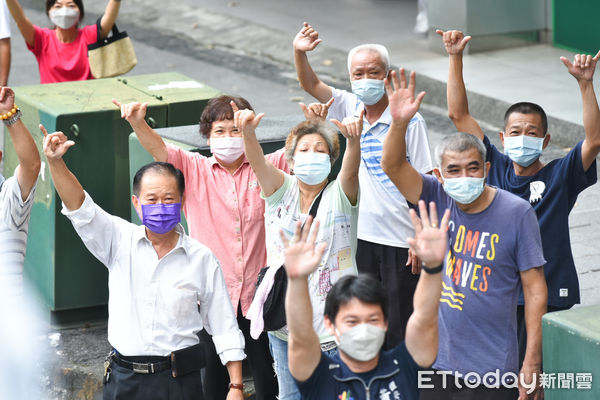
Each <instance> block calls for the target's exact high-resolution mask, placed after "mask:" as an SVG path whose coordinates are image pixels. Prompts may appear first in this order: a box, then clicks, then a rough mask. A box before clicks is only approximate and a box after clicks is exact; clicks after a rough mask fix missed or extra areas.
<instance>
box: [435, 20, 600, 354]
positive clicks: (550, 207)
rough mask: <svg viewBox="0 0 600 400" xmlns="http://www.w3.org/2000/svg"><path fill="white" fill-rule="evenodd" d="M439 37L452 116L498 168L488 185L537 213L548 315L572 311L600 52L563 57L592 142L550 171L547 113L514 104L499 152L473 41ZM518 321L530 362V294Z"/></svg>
mask: <svg viewBox="0 0 600 400" xmlns="http://www.w3.org/2000/svg"><path fill="white" fill-rule="evenodd" d="M438 33H439V34H440V35H442V36H443V40H444V45H445V47H446V51H447V52H448V54H449V58H450V66H449V75H448V94H447V95H448V114H449V115H450V118H451V119H452V121H453V122H454V125H455V126H456V128H457V129H458V130H459V131H461V132H466V133H470V134H472V135H474V136H477V137H478V138H480V139H481V140H483V142H484V143H485V146H486V148H487V159H488V161H490V162H491V164H492V166H491V169H490V174H489V177H488V183H489V184H490V185H494V186H497V187H499V188H501V189H504V190H507V191H509V192H511V193H514V194H516V195H517V196H519V197H521V198H523V199H525V200H527V201H528V202H529V203H530V204H531V206H532V207H533V209H534V210H535V212H536V214H537V217H538V221H539V224H540V231H541V234H542V246H543V249H544V257H545V258H546V261H547V262H546V265H545V266H544V273H545V276H546V281H547V284H548V311H558V310H564V309H568V308H571V307H572V306H573V305H574V304H578V303H579V302H580V298H579V281H578V279H577V271H576V269H575V262H574V261H573V252H572V250H571V240H570V236H569V213H570V212H571V209H572V208H573V206H574V205H575V201H576V200H577V196H578V195H579V193H581V192H582V191H583V190H584V189H586V188H587V187H589V186H591V185H593V184H594V183H596V181H597V169H596V156H597V155H598V152H599V151H600V109H598V103H597V100H596V95H595V93H594V85H593V82H592V79H593V76H594V70H595V68H596V62H597V61H598V59H599V58H600V52H598V54H596V56H595V57H593V58H592V56H590V55H585V54H577V55H575V58H574V60H573V63H571V62H570V61H569V60H568V59H566V58H564V57H561V61H562V62H563V63H564V64H565V66H566V67H567V70H568V72H569V73H570V74H571V75H573V77H575V79H576V80H577V83H578V84H579V89H580V91H581V97H582V100H583V127H584V129H585V139H584V140H583V141H581V142H579V143H577V145H575V147H573V149H572V150H571V151H570V152H569V153H568V154H567V155H566V156H565V157H563V158H560V159H556V160H553V161H551V162H549V163H548V164H546V165H544V164H543V163H542V162H541V161H540V159H539V157H540V155H541V153H542V150H543V149H544V148H546V146H547V145H548V142H549V141H550V134H549V133H548V132H547V129H548V121H547V118H546V114H545V112H544V110H543V109H542V108H541V107H540V106H538V105H537V104H533V103H516V104H513V105H512V106H510V107H509V109H508V110H507V111H506V114H505V116H504V126H505V127H504V132H500V141H501V142H502V144H503V146H504V153H502V152H501V151H499V150H498V149H497V148H496V147H495V146H494V145H492V144H491V143H490V140H489V139H488V138H487V137H486V136H485V135H484V133H483V131H482V130H481V127H480V126H479V124H478V123H477V121H475V119H474V118H473V117H472V116H471V115H470V114H469V107H468V103H467V95H466V90H465V85H464V82H463V77H462V53H463V50H464V48H465V46H466V44H467V42H468V41H469V40H470V37H469V36H467V37H465V36H464V35H463V34H462V32H459V31H448V32H442V31H439V32H438ZM517 315H518V323H519V347H520V351H519V352H520V359H521V361H522V360H523V357H524V352H525V343H526V332H525V329H524V307H523V298H522V296H521V298H520V300H519V308H518V310H517Z"/></svg>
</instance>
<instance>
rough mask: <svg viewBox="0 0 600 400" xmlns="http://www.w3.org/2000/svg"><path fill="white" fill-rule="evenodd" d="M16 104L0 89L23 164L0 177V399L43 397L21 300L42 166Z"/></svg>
mask: <svg viewBox="0 0 600 400" xmlns="http://www.w3.org/2000/svg"><path fill="white" fill-rule="evenodd" d="M14 100H15V94H14V92H13V91H12V90H11V89H10V88H7V87H2V88H0V115H1V116H7V114H8V113H9V112H10V113H11V115H10V116H9V117H8V118H7V119H3V120H2V121H3V122H4V124H5V125H6V128H7V130H8V133H9V135H10V138H11V141H12V144H13V147H14V150H15V153H16V155H17V158H18V159H19V165H18V166H17V168H16V169H15V172H14V175H13V176H12V177H10V178H8V179H6V180H5V179H4V177H3V176H2V175H0V321H2V324H0V358H2V360H4V362H5V363H6V365H10V368H2V369H0V399H28V398H39V396H38V395H39V394H38V393H37V392H36V389H37V387H36V385H35V384H32V381H33V377H35V374H36V373H37V372H38V371H35V363H32V362H31V360H32V359H33V358H34V357H39V351H38V350H39V349H38V347H37V346H35V344H34V343H35V339H34V338H33V337H32V336H33V335H34V332H33V329H32V327H33V326H34V325H35V321H34V318H33V317H32V314H33V313H32V312H31V307H29V306H30V304H29V301H28V300H29V299H26V298H24V295H23V292H24V288H23V263H24V260H25V250H26V249H27V233H28V229H29V217H30V215H31V208H32V207H33V197H34V192H35V184H36V181H37V177H38V174H39V172H40V164H41V163H40V155H39V153H38V149H37V147H36V145H35V142H34V140H33V137H32V136H31V134H30V133H29V131H28V130H27V128H26V127H25V125H24V124H23V122H22V121H21V111H20V110H17V109H15V110H16V112H14V113H13V112H12V111H11V110H13V109H14V107H15V105H14ZM0 161H2V152H1V151H0Z"/></svg>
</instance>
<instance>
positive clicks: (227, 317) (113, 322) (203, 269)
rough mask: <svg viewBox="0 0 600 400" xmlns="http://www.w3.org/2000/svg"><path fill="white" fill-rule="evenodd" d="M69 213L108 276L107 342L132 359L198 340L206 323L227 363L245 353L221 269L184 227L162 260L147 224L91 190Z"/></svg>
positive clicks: (167, 351)
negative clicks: (108, 205)
mask: <svg viewBox="0 0 600 400" xmlns="http://www.w3.org/2000/svg"><path fill="white" fill-rule="evenodd" d="M62 213H63V214H64V215H66V216H67V217H68V218H69V219H70V220H71V222H72V223H73V226H74V227H75V230H76V231H77V233H78V234H79V236H80V237H81V239H82V240H83V242H84V244H85V245H86V247H87V248H88V250H90V252H91V253H92V254H93V255H94V256H95V257H96V258H97V259H98V260H100V262H102V263H103V264H104V265H105V266H106V267H107V268H108V271H109V275H108V289H109V299H108V311H109V318H108V341H109V342H110V344H111V345H112V346H113V347H114V348H115V349H116V350H117V351H118V352H119V353H121V354H123V355H126V356H138V355H145V356H166V355H168V354H170V353H171V352H172V351H175V350H179V349H183V348H186V347H189V346H193V345H195V344H197V343H198V341H199V340H198V336H196V334H197V333H198V332H199V331H200V330H201V329H202V328H203V327H204V328H206V330H207V331H208V333H210V334H211V335H212V337H213V341H214V344H215V348H216V350H217V353H218V354H219V356H220V358H221V362H222V363H223V364H226V363H227V362H228V361H237V360H242V359H244V358H245V355H244V350H243V349H244V337H243V335H242V333H241V332H240V330H239V328H238V326H237V321H236V318H235V314H234V312H233V307H232V306H231V302H230V301H229V296H228V295H227V290H226V287H225V282H224V280H223V275H222V273H221V268H220V267H219V263H218V261H217V259H216V258H215V256H214V255H213V254H212V253H211V252H210V251H209V250H208V249H207V248H206V247H205V246H203V245H202V244H200V243H198V242H196V241H195V240H193V239H191V238H190V237H188V236H186V235H185V233H184V231H183V227H182V226H181V225H178V226H177V228H176V230H177V233H179V240H178V242H177V245H176V246H175V247H174V248H173V249H172V250H171V251H170V252H169V253H168V254H167V255H165V256H164V257H163V258H162V259H160V260H159V259H158V256H157V254H156V251H155V250H154V247H153V246H152V243H151V242H150V240H149V239H148V238H147V236H146V230H145V227H144V226H139V225H134V224H132V223H130V222H128V221H125V220H123V219H121V218H118V217H115V216H112V215H110V214H108V213H106V212H105V211H104V210H102V209H101V208H100V207H99V206H98V205H96V204H94V202H93V201H92V199H91V197H90V196H89V195H88V194H87V193H86V194H85V200H84V202H83V204H82V206H81V207H80V208H79V209H78V210H75V211H69V210H67V209H66V207H65V206H64V204H63V210H62Z"/></svg>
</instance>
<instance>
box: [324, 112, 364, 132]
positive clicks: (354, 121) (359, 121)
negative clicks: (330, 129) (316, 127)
mask: <svg viewBox="0 0 600 400" xmlns="http://www.w3.org/2000/svg"><path fill="white" fill-rule="evenodd" d="M364 116H365V109H364V108H363V109H362V111H361V112H360V116H359V117H354V116H350V117H346V118H344V119H343V120H342V122H340V121H338V120H337V119H332V120H331V122H333V123H334V124H335V126H337V127H338V129H339V130H340V132H342V135H344V137H345V138H346V139H348V140H360V135H361V134H362V131H363V118H364Z"/></svg>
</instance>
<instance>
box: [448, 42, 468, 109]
mask: <svg viewBox="0 0 600 400" xmlns="http://www.w3.org/2000/svg"><path fill="white" fill-rule="evenodd" d="M449 61H450V62H449V66H448V85H447V86H446V96H447V98H448V115H449V116H450V119H452V120H455V119H458V118H460V117H462V116H464V115H467V114H469V103H468V101H467V90H466V88H465V82H464V80H463V55H462V53H460V54H451V55H450V57H449Z"/></svg>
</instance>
